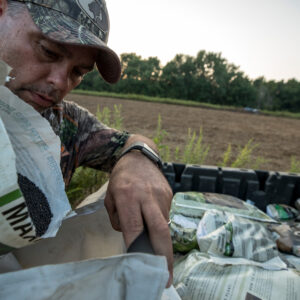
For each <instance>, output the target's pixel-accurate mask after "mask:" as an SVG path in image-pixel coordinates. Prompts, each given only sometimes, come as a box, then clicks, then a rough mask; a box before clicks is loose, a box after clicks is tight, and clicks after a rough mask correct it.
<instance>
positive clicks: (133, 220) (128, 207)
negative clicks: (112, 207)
mask: <svg viewBox="0 0 300 300" xmlns="http://www.w3.org/2000/svg"><path fill="white" fill-rule="evenodd" d="M129 199H130V198H128V197H126V196H124V195H119V197H118V201H116V209H117V212H118V217H119V220H120V228H121V231H122V233H123V237H124V241H125V245H126V247H127V248H128V247H129V246H130V245H131V243H132V242H133V241H134V240H135V239H136V238H137V237H138V236H139V235H140V233H141V232H142V231H143V229H144V224H143V217H142V212H141V209H140V206H139V205H137V203H136V202H131V201H130V200H129Z"/></svg>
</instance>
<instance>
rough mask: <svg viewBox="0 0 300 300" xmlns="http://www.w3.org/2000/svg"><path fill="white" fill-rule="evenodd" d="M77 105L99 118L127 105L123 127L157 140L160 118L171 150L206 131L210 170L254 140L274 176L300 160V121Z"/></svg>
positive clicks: (90, 100)
mask: <svg viewBox="0 0 300 300" xmlns="http://www.w3.org/2000/svg"><path fill="white" fill-rule="evenodd" d="M67 100H70V101H74V102H76V103H78V104H79V105H81V106H83V107H86V108H87V109H89V110H90V111H91V112H92V113H95V112H96V110H97V106H98V105H100V109H102V108H103V107H104V106H108V107H109V108H111V109H113V105H114V104H122V116H123V126H124V129H126V130H127V131H129V132H132V133H140V134H143V135H146V136H148V137H153V135H154V132H155V129H156V126H157V120H158V115H159V114H160V115H161V118H162V127H163V129H164V130H166V131H167V132H168V136H167V138H166V139H165V144H167V145H169V146H170V147H171V149H175V147H176V146H177V145H179V146H182V147H183V145H184V144H185V142H186V137H187V132H188V128H191V129H193V130H196V131H197V132H199V128H200V127H202V128H203V141H204V143H205V144H207V145H210V151H209V154H208V157H207V160H206V164H207V165H216V164H217V162H219V161H221V160H222V155H223V153H224V152H225V151H226V149H227V146H228V144H229V143H230V144H231V145H232V150H233V152H234V151H237V149H238V147H243V146H244V145H245V144H246V143H247V142H248V141H249V140H250V139H253V142H254V143H257V144H258V147H257V148H256V149H255V150H254V156H261V157H263V158H265V159H266V160H267V162H265V163H264V164H263V165H262V166H261V168H263V169H266V170H274V171H287V170H289V169H290V158H291V156H295V157H296V158H297V159H298V160H300V120H294V119H287V118H279V117H270V116H264V115H259V114H250V113H243V112H231V111H222V110H213V109H206V108H205V109H204V108H198V107H197V108H196V107H185V106H178V105H170V104H159V103H150V102H140V101H133V100H124V99H114V98H105V97H94V96H82V95H75V94H73V95H69V96H68V98H67Z"/></svg>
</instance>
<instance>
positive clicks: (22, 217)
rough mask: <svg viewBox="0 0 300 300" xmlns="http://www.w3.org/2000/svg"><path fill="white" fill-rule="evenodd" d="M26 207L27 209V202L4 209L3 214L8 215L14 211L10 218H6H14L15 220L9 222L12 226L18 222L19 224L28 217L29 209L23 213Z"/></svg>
mask: <svg viewBox="0 0 300 300" xmlns="http://www.w3.org/2000/svg"><path fill="white" fill-rule="evenodd" d="M24 209H26V204H25V202H23V203H21V204H19V205H17V206H14V207H12V208H10V209H8V210H6V211H4V212H3V213H2V214H3V215H4V216H5V215H8V214H10V213H12V214H11V215H10V216H9V217H8V218H6V220H7V221H9V220H14V221H13V222H9V224H10V225H11V226H13V225H16V224H18V223H20V222H22V221H24V220H26V219H27V218H28V212H27V211H25V212H23V213H21V212H22V210H24ZM20 213H21V214H20ZM15 219H16V220H15Z"/></svg>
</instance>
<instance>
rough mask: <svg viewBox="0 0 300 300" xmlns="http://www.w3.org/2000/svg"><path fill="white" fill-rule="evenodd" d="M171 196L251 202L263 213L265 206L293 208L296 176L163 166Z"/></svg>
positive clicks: (298, 186) (298, 191)
mask: <svg viewBox="0 0 300 300" xmlns="http://www.w3.org/2000/svg"><path fill="white" fill-rule="evenodd" d="M163 173H164V174H165V176H166V178H167V180H168V182H169V184H170V185H171V187H172V190H173V193H176V192H186V191H198V192H209V193H220V194H227V195H231V196H234V197H238V198H240V199H242V200H251V201H253V202H254V203H255V205H256V206H257V207H258V208H260V209H262V210H263V211H265V209H266V206H267V205H268V204H272V203H277V204H286V205H290V206H295V201H296V200H297V199H298V198H300V174H294V173H284V172H273V171H260V170H249V169H236V168H220V167H216V166H204V165H203V166H199V165H184V164H176V163H164V165H163Z"/></svg>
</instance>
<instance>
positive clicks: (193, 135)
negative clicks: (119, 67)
mask: <svg viewBox="0 0 300 300" xmlns="http://www.w3.org/2000/svg"><path fill="white" fill-rule="evenodd" d="M121 110H122V106H121V105H114V109H113V111H111V110H110V109H109V108H108V107H103V109H102V110H101V109H100V106H98V108H97V113H96V116H97V118H98V119H99V121H101V122H103V123H105V124H106V125H108V126H110V127H114V128H116V129H119V130H122V129H123V128H122V127H123V118H122V112H121ZM167 136H168V132H167V131H166V130H165V129H163V126H162V119H161V116H160V115H158V119H157V127H156V130H155V132H154V136H153V140H154V142H155V143H156V145H157V147H158V150H159V153H160V155H161V157H162V160H163V161H166V162H168V161H173V162H177V163H183V164H196V165H203V164H205V163H206V159H207V156H208V154H209V151H210V146H209V145H207V144H205V143H204V134H203V129H202V128H200V129H199V132H198V133H197V132H196V131H192V130H191V129H190V128H189V129H188V131H187V135H186V137H185V142H184V144H183V145H182V147H179V146H177V147H176V148H175V149H171V148H170V147H169V146H168V145H167V144H166V141H165V140H166V138H167ZM258 148H259V144H257V143H255V142H254V140H253V139H251V140H249V141H248V142H247V143H246V144H245V145H244V146H240V147H238V149H237V150H236V151H233V149H232V145H231V144H228V147H227V149H226V151H225V152H224V154H223V158H222V161H220V162H218V163H216V164H217V165H218V166H220V167H232V168H247V169H254V170H258V169H261V168H262V166H263V165H264V164H265V163H266V162H267V159H265V158H263V157H260V156H255V155H254V150H256V149H258ZM288 172H291V173H300V160H297V159H296V157H291V165H290V169H289V170H288ZM107 180H108V174H107V173H104V172H101V171H98V170H94V169H90V168H84V167H80V168H78V169H77V170H76V172H75V173H74V175H73V178H72V181H71V183H70V185H69V187H68V189H67V195H68V198H69V200H70V203H71V205H72V207H73V208H74V207H76V206H77V205H78V204H79V203H80V202H81V201H82V200H83V199H84V198H86V197H87V196H88V195H89V194H91V193H93V192H95V191H96V190H98V189H99V188H100V187H101V186H102V185H103V184H104V183H105V182H106V181H107Z"/></svg>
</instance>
